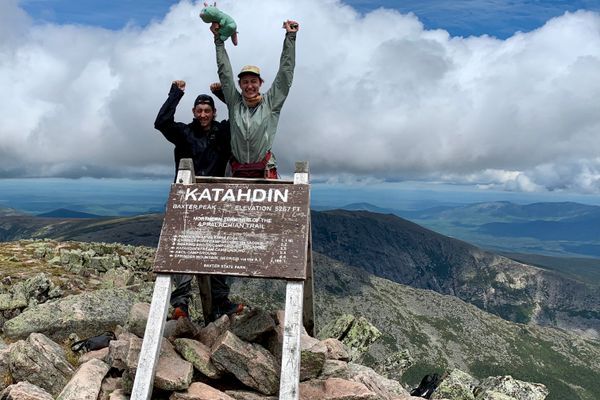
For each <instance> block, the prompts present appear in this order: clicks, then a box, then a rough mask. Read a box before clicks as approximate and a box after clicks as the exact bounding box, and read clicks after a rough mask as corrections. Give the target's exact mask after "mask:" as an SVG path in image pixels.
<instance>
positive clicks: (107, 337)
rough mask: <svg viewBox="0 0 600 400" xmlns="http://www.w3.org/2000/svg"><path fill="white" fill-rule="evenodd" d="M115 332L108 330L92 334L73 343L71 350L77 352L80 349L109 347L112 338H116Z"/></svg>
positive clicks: (91, 349) (90, 349)
mask: <svg viewBox="0 0 600 400" xmlns="http://www.w3.org/2000/svg"><path fill="white" fill-rule="evenodd" d="M116 339H117V337H116V336H115V334H114V332H111V331H106V332H104V333H103V334H102V335H98V336H92V337H90V338H87V339H83V340H80V341H78V342H75V343H73V344H72V345H71V350H72V351H73V352H75V353H77V352H79V351H85V352H88V351H94V350H100V349H103V348H105V347H108V345H109V343H110V341H111V340H116Z"/></svg>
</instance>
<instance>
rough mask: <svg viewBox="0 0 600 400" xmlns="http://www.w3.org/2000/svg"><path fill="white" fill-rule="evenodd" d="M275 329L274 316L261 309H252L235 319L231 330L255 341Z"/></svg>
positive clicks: (245, 338)
mask: <svg viewBox="0 0 600 400" xmlns="http://www.w3.org/2000/svg"><path fill="white" fill-rule="evenodd" d="M273 329H275V321H274V320H273V317H271V315H270V314H269V313H267V312H266V311H263V310H261V309H252V310H250V311H249V312H248V313H245V314H243V315H241V316H239V317H237V318H234V319H233V322H232V324H231V332H233V333H234V334H235V335H236V336H237V337H239V338H240V339H242V340H244V341H246V342H255V341H257V340H258V339H260V338H262V337H263V336H265V335H266V334H267V333H269V332H272V331H273Z"/></svg>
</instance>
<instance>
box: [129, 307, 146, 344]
mask: <svg viewBox="0 0 600 400" xmlns="http://www.w3.org/2000/svg"><path fill="white" fill-rule="evenodd" d="M149 313H150V304H149V303H135V304H134V305H133V306H132V307H131V310H130V311H129V317H128V318H127V330H128V331H129V332H131V333H133V334H134V335H136V336H139V337H144V332H145V331H146V323H147V322H148V314H149Z"/></svg>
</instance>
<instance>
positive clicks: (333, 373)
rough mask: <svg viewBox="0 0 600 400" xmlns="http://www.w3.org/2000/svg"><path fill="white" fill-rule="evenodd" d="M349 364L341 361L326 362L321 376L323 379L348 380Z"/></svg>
mask: <svg viewBox="0 0 600 400" xmlns="http://www.w3.org/2000/svg"><path fill="white" fill-rule="evenodd" d="M348 372H349V370H348V363H347V362H345V361H340V360H325V363H324V364H323V370H322V371H321V375H320V376H319V377H320V378H321V379H327V378H342V379H348Z"/></svg>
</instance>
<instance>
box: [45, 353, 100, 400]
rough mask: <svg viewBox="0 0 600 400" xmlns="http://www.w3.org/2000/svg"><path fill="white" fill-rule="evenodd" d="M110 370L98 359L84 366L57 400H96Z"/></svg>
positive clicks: (78, 370)
mask: <svg viewBox="0 0 600 400" xmlns="http://www.w3.org/2000/svg"><path fill="white" fill-rule="evenodd" d="M109 369H110V367H109V366H108V364H106V363H105V362H103V361H100V360H97V359H91V360H90V361H88V362H86V363H85V364H82V365H81V366H80V367H79V368H78V369H77V371H76V372H75V375H74V376H73V378H71V380H70V381H69V383H67V385H66V386H65V387H64V388H63V390H62V392H60V394H59V395H58V397H57V398H56V400H96V399H97V398H98V394H99V393H100V387H101V385H102V380H103V379H104V376H106V373H107V372H108V370H109Z"/></svg>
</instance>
